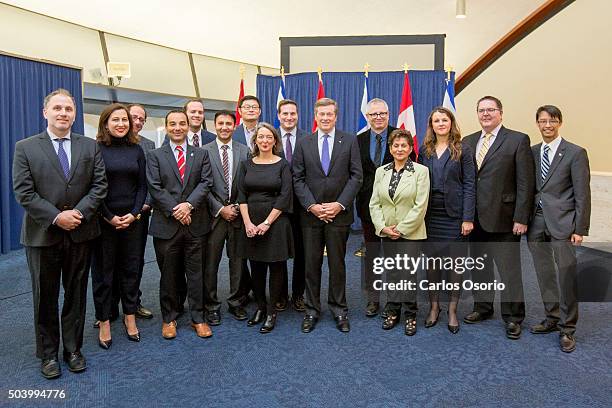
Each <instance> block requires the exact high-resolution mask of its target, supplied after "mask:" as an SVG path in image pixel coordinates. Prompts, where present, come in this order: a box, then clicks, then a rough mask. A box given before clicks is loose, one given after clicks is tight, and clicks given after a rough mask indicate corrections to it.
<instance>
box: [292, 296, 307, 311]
mask: <svg viewBox="0 0 612 408" xmlns="http://www.w3.org/2000/svg"><path fill="white" fill-rule="evenodd" d="M291 305H292V306H293V308H294V309H295V310H296V311H298V312H305V311H306V305H305V304H304V296H302V295H299V296H293V297H292V298H291Z"/></svg>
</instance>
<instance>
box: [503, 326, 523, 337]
mask: <svg viewBox="0 0 612 408" xmlns="http://www.w3.org/2000/svg"><path fill="white" fill-rule="evenodd" d="M506 337H507V338H509V339H510V340H518V339H519V338H520V337H521V325H520V324H518V323H514V322H508V323H506Z"/></svg>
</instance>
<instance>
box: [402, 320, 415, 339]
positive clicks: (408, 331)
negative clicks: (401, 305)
mask: <svg viewBox="0 0 612 408" xmlns="http://www.w3.org/2000/svg"><path fill="white" fill-rule="evenodd" d="M416 332H417V321H416V317H409V318H407V319H406V327H405V328H404V334H405V335H406V336H414V335H415V334H416Z"/></svg>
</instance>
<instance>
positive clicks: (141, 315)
mask: <svg viewBox="0 0 612 408" xmlns="http://www.w3.org/2000/svg"><path fill="white" fill-rule="evenodd" d="M134 314H135V315H136V318H138V319H152V318H153V312H151V311H150V310H149V309H147V308H146V307H144V306H143V305H138V309H136V313H134Z"/></svg>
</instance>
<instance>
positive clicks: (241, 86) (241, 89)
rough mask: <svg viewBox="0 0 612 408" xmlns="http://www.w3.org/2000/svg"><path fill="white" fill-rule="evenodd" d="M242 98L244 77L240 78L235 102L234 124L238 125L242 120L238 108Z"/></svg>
mask: <svg viewBox="0 0 612 408" xmlns="http://www.w3.org/2000/svg"><path fill="white" fill-rule="evenodd" d="M242 98H244V79H241V80H240V93H238V102H236V126H238V125H239V124H240V123H241V122H242V120H241V116H240V109H239V106H238V104H239V103H240V100H241V99H242Z"/></svg>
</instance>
